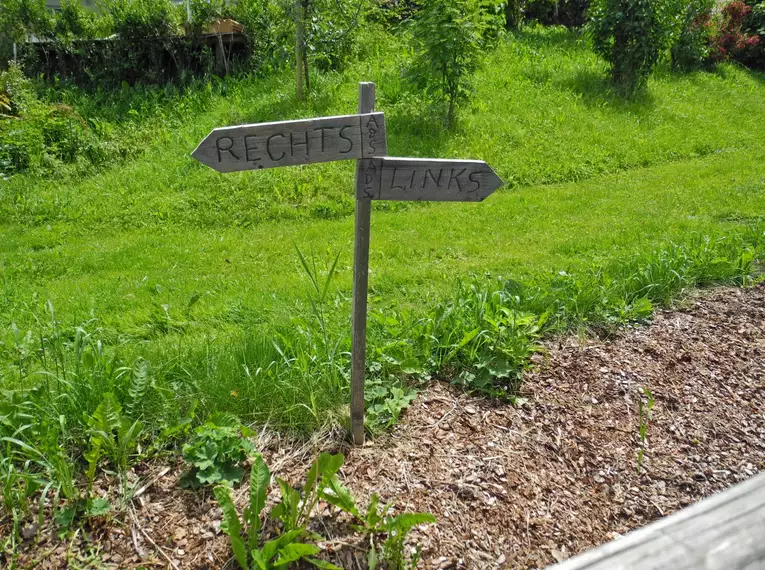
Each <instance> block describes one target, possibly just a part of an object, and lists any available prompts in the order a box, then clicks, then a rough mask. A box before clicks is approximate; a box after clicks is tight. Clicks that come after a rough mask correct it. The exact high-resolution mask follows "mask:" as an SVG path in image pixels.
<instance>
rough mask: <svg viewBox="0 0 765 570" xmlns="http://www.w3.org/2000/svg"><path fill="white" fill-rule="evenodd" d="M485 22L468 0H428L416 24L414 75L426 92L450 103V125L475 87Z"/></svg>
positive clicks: (434, 98)
mask: <svg viewBox="0 0 765 570" xmlns="http://www.w3.org/2000/svg"><path fill="white" fill-rule="evenodd" d="M483 26H484V24H483V21H482V20H481V16H480V12H479V10H478V9H477V6H476V4H474V3H470V2H468V1H466V0H428V2H427V3H426V4H425V6H424V8H423V10H422V11H421V12H420V14H419V15H418V16H417V18H416V19H415V20H414V23H413V26H412V34H413V38H414V42H415V52H416V55H415V61H414V64H413V67H412V70H411V71H412V73H411V76H412V78H413V80H414V81H415V83H417V84H418V85H419V86H420V87H422V88H424V90H425V93H426V95H428V96H429V97H430V98H432V99H433V100H435V101H438V102H445V103H446V105H447V107H448V110H447V121H448V123H449V125H450V126H454V124H455V121H456V111H457V105H458V104H459V103H461V102H462V101H464V100H466V99H468V98H469V97H470V94H471V91H472V89H471V76H472V74H473V72H475V70H476V69H477V68H478V64H479V61H480V58H481V39H482V31H483Z"/></svg>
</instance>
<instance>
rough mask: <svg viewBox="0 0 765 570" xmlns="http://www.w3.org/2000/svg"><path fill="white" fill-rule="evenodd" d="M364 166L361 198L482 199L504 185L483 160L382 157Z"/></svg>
mask: <svg viewBox="0 0 765 570" xmlns="http://www.w3.org/2000/svg"><path fill="white" fill-rule="evenodd" d="M361 165H362V173H363V174H362V177H361V182H362V183H361V184H359V185H358V187H357V190H356V198H357V199H359V200H429V201H437V202H480V201H482V200H484V199H485V198H486V197H488V196H489V195H490V194H491V193H492V192H494V191H495V190H496V189H497V188H499V187H500V186H502V184H504V182H502V179H501V178H500V177H499V176H497V174H496V173H495V172H494V171H493V170H492V169H491V167H490V166H489V165H488V164H486V163H485V162H483V161H482V160H443V159H430V158H393V157H382V158H371V159H364V160H361Z"/></svg>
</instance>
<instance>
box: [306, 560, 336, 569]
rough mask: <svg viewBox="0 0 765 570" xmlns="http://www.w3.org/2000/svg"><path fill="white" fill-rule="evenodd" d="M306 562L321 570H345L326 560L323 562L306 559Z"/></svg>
mask: <svg viewBox="0 0 765 570" xmlns="http://www.w3.org/2000/svg"><path fill="white" fill-rule="evenodd" d="M305 560H306V561H307V562H310V563H311V564H313V565H314V566H316V567H317V568H321V569H322V570H343V569H342V568H341V567H340V566H335V565H334V564H332V563H331V562H327V561H326V560H321V559H319V558H306V559H305Z"/></svg>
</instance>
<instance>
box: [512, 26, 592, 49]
mask: <svg viewBox="0 0 765 570" xmlns="http://www.w3.org/2000/svg"><path fill="white" fill-rule="evenodd" d="M510 33H511V34H512V36H513V37H514V38H515V39H516V40H517V41H519V42H522V43H523V45H525V46H528V47H532V48H540V47H556V48H560V49H564V50H574V49H577V48H581V45H580V44H579V42H580V40H581V39H582V32H581V31H580V30H575V29H569V28H565V27H563V26H544V27H543V26H541V25H532V26H526V27H524V28H522V29H521V30H515V31H512V32H510Z"/></svg>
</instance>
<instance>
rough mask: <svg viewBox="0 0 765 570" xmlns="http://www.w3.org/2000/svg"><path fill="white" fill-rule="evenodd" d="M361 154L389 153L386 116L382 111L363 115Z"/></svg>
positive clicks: (366, 155) (382, 154) (380, 154)
mask: <svg viewBox="0 0 765 570" xmlns="http://www.w3.org/2000/svg"><path fill="white" fill-rule="evenodd" d="M359 127H360V132H361V133H360V134H361V155H362V156H363V157H364V158H371V157H374V156H385V155H386V154H388V143H387V140H386V137H385V116H384V115H383V114H382V113H371V114H369V115H361V118H360V123H359Z"/></svg>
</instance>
